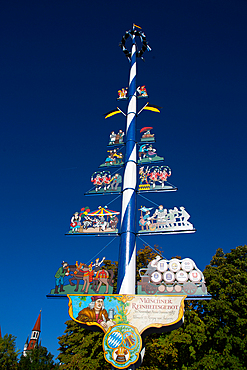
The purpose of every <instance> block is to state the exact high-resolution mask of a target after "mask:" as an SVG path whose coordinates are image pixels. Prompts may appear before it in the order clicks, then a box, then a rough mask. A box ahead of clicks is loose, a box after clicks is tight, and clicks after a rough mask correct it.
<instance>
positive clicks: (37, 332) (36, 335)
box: [23, 311, 41, 356]
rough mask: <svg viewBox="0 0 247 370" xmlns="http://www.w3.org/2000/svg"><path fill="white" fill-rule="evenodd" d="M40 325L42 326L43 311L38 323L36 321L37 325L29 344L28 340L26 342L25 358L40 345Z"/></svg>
mask: <svg viewBox="0 0 247 370" xmlns="http://www.w3.org/2000/svg"><path fill="white" fill-rule="evenodd" d="M40 324H41V311H40V314H39V316H38V318H37V321H36V323H35V325H34V327H33V330H32V334H31V338H30V341H29V342H28V338H27V340H26V343H25V345H24V348H23V356H26V355H27V352H29V351H31V350H32V349H34V348H35V346H37V345H38V341H39V335H40V333H41V330H40Z"/></svg>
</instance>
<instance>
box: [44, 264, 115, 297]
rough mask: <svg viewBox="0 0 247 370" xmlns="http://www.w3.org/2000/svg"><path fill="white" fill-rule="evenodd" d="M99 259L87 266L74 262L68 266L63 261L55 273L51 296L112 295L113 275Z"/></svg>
mask: <svg viewBox="0 0 247 370" xmlns="http://www.w3.org/2000/svg"><path fill="white" fill-rule="evenodd" d="M104 260H105V257H103V258H102V260H101V261H100V260H99V258H97V259H96V260H95V262H94V263H93V262H91V263H90V264H89V265H87V264H85V263H82V262H78V261H76V262H75V264H68V262H65V261H63V262H62V264H61V266H60V267H59V268H58V270H57V271H56V273H55V288H54V289H51V291H50V294H52V295H65V294H69V293H75V292H80V293H81V292H83V293H91V294H95V293H100V294H108V293H113V282H114V273H113V270H111V269H107V268H106V267H105V266H104V265H103V262H104Z"/></svg>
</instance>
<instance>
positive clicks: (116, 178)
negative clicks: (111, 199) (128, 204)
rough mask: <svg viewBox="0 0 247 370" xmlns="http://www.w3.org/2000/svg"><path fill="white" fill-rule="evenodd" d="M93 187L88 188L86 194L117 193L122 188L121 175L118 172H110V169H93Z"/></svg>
mask: <svg viewBox="0 0 247 370" xmlns="http://www.w3.org/2000/svg"><path fill="white" fill-rule="evenodd" d="M91 182H92V183H93V185H94V189H92V190H89V191H88V192H87V193H86V194H85V195H88V194H104V193H110V194H112V193H119V192H120V191H121V189H122V187H121V184H122V176H121V175H120V173H119V172H117V173H114V174H111V172H110V171H95V172H94V173H93V174H92V176H91Z"/></svg>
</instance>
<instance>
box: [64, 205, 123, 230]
mask: <svg viewBox="0 0 247 370" xmlns="http://www.w3.org/2000/svg"><path fill="white" fill-rule="evenodd" d="M119 214H120V212H117V211H113V210H110V209H108V208H107V207H101V206H99V207H98V209H97V210H96V211H90V209H89V207H85V208H82V209H81V212H75V213H74V214H73V216H72V217H71V220H70V230H69V232H68V233H67V234H66V235H78V234H80V235H88V234H102V235H103V234H107V235H109V234H117V233H118V229H117V224H118V217H117V216H118V215H119Z"/></svg>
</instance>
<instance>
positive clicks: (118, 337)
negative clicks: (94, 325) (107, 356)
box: [107, 331, 123, 348]
mask: <svg viewBox="0 0 247 370" xmlns="http://www.w3.org/2000/svg"><path fill="white" fill-rule="evenodd" d="M122 340H123V336H122V333H120V332H119V331H114V332H113V333H111V335H110V336H109V338H108V341H107V342H108V346H109V347H111V348H117V347H118V346H120V344H121V343H122Z"/></svg>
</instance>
